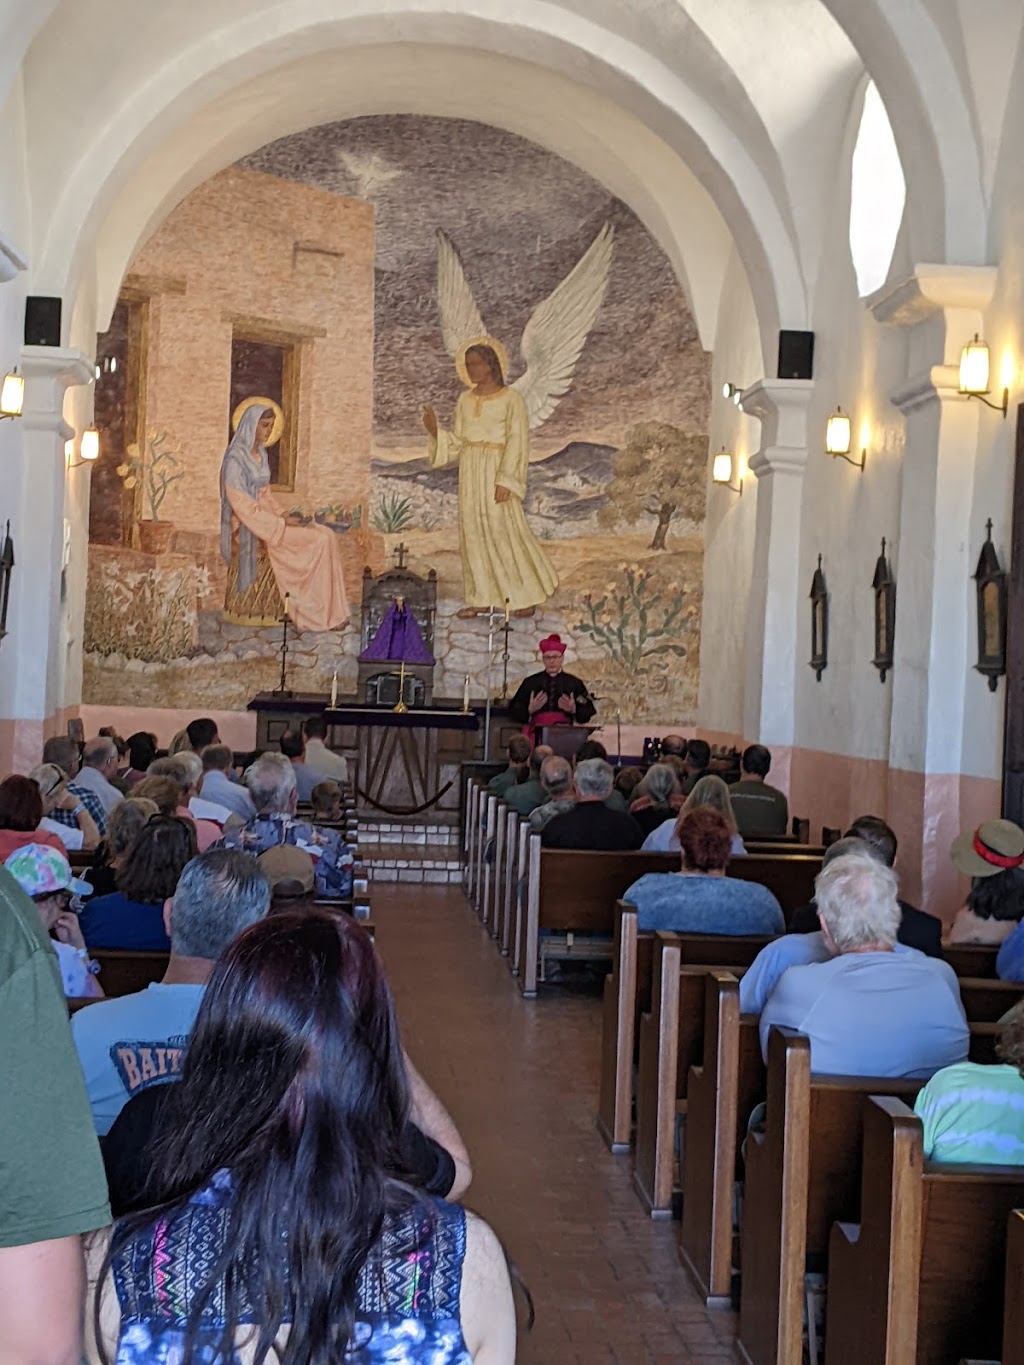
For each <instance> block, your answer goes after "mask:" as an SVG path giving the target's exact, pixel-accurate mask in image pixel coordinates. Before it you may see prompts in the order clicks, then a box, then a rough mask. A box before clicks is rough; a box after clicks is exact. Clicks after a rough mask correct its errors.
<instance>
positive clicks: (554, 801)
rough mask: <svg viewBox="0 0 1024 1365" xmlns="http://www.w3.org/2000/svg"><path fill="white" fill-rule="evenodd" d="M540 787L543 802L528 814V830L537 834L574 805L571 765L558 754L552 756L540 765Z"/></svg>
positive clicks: (574, 795)
mask: <svg viewBox="0 0 1024 1365" xmlns="http://www.w3.org/2000/svg"><path fill="white" fill-rule="evenodd" d="M540 785H541V786H542V787H543V789H544V800H543V802H542V803H541V805H539V806H537V807H536V808H535V809H534V810H532V811H531V812H530V829H531V830H533V832H534V833H535V834H536V833H539V832H540V830H542V829H543V828H544V826H545V825H546V824H547V823H548V821H550V820H553V819H554V818H555V816H556V815H564V814H565V812H566V811H568V810H572V808H573V806H575V804H576V789H575V788H574V786H573V781H572V765H571V764H570V763H569V760H568V759H566V758H562V757H561V756H560V755H559V754H552V755H551V757H550V758H546V759H545V760H544V762H543V763H542V764H541V765H540Z"/></svg>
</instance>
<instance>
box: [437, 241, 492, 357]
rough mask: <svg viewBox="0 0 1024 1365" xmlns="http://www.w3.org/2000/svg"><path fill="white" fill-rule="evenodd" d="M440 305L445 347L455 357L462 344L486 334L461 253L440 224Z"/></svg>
mask: <svg viewBox="0 0 1024 1365" xmlns="http://www.w3.org/2000/svg"><path fill="white" fill-rule="evenodd" d="M437 309H438V312H439V313H440V314H441V335H442V336H443V337H444V344H445V348H446V349H447V351H448V354H449V355H450V356H451V357H452V358H453V359H454V357H455V353H456V352H457V351H458V349H459V347H460V346H463V345H465V343H466V342H467V341H472V340H473V338H474V337H480V336H484V335H485V334H486V329H485V328H484V322H483V318H482V317H481V316H480V311H479V309H478V308H477V306H476V300H475V299H474V298H473V291H472V290H471V289H470V287H469V285H468V284H467V282H466V272H465V271H464V270H463V268H462V261H461V260H460V259H459V253H458V252H457V251H456V250H455V247H454V245H453V244H452V241H451V239H450V238H449V237H447V236H446V235H445V234H444V233H443V232H442V231H441V229H440V228H438V229H437Z"/></svg>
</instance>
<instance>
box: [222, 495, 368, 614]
mask: <svg viewBox="0 0 1024 1365" xmlns="http://www.w3.org/2000/svg"><path fill="white" fill-rule="evenodd" d="M224 492H225V496H226V497H227V500H228V502H229V503H230V505H231V511H232V512H233V513H234V515H235V516H236V517H237V518H238V520H239V521H240V522H241V523H242V525H243V526H244V527H246V529H247V530H249V531H251V532H252V534H253V535H254V536H256V537H257V538H258V539H259V540H261V541H263V543H264V544H265V545H266V547H267V554H268V556H269V558H270V564H271V567H272V568H273V570H274V578H275V579H276V581H277V586H278V588H279V589H280V591H281V595H282V596H283V595H284V594H285V593H289V594H290V597H289V602H288V611H289V615H290V616H291V619H292V620H293V621H294V622H295V624H296V626H297V627H298V628H299V630H319V631H322V630H338V629H339V628H340V627H341V626H344V625H345V624H346V623H347V621H348V619H349V607H348V597H347V595H346V593H345V578H344V574H343V572H342V568H341V553H340V550H339V548H338V540H337V536H336V535H335V533H334V532H333V531H331V530H329V529H328V528H327V527H326V526H318V525H316V524H314V525H312V526H289V525H288V524H287V522H286V521H285V517H284V514H283V512H282V511H281V509H280V507H279V506H278V503H277V499H276V498H275V497H274V495H273V493H272V492H271V491H270V489H269V488H261V489H260V490H259V493H258V495H257V496H256V497H255V498H251V497H249V495H248V494H247V493H243V492H242V491H241V490H240V489H238V488H232V487H231V485H230V484H228V485H227V486H226V488H225V490H224Z"/></svg>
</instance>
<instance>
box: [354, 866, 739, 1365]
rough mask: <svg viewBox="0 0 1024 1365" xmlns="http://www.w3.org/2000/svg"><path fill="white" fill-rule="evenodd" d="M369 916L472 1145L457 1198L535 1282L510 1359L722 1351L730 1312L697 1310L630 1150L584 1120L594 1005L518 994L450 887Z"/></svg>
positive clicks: (431, 1070)
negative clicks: (647, 1206)
mask: <svg viewBox="0 0 1024 1365" xmlns="http://www.w3.org/2000/svg"><path fill="white" fill-rule="evenodd" d="M373 918H374V921H375V922H376V925H377V944H378V947H379V949H380V951H381V953H382V955H383V957H384V960H385V962H386V964H387V967H388V972H389V975H390V978H391V982H392V985H393V988H394V991H395V996H396V998H397V1001H398V1008H399V1015H400V1018H401V1023H402V1029H403V1035H404V1040H405V1045H406V1047H407V1049H408V1051H409V1054H410V1056H411V1057H412V1058H413V1060H414V1061H415V1063H416V1065H417V1067H419V1069H420V1070H421V1071H422V1072H423V1074H424V1076H425V1077H426V1078H427V1080H428V1081H429V1082H430V1084H431V1085H432V1086H433V1087H434V1088H435V1089H436V1090H437V1092H438V1094H439V1095H440V1096H441V1098H442V1099H443V1100H444V1102H445V1104H446V1105H447V1106H448V1107H449V1109H450V1110H451V1112H452V1114H453V1115H454V1117H455V1120H456V1122H457V1123H458V1125H459V1127H460V1129H461V1130H462V1133H463V1135H464V1137H465V1138H466V1141H467V1143H468V1144H469V1148H470V1152H471V1155H472V1158H473V1165H474V1173H475V1174H474V1180H473V1185H472V1187H471V1189H470V1191H469V1194H468V1196H467V1199H466V1203H467V1204H468V1205H469V1207H471V1208H473V1209H474V1210H476V1211H477V1212H479V1213H480V1214H482V1215H483V1216H484V1217H485V1218H486V1219H487V1220H488V1222H490V1223H491V1225H492V1226H493V1227H494V1229H495V1231H496V1232H497V1233H498V1235H499V1236H500V1237H501V1238H502V1239H503V1240H504V1242H505V1244H506V1246H507V1247H508V1250H509V1253H510V1255H511V1257H512V1259H513V1261H514V1262H515V1263H516V1265H517V1266H518V1267H519V1269H520V1271H521V1273H522V1275H523V1277H524V1279H525V1280H526V1282H527V1283H528V1284H529V1286H530V1288H531V1290H532V1292H533V1296H534V1300H535V1303H536V1308H537V1325H536V1326H535V1328H534V1330H533V1332H532V1333H530V1334H529V1335H523V1336H521V1338H520V1346H519V1353H518V1357H517V1359H518V1361H520V1362H522V1363H523V1365H604V1362H615V1363H616V1365H667V1363H668V1362H670V1361H708V1362H711V1361H719V1362H721V1361H724V1360H728V1359H732V1358H733V1341H734V1338H735V1330H736V1323H735V1318H734V1316H733V1315H732V1314H731V1313H724V1312H715V1313H708V1312H706V1311H705V1309H704V1307H703V1305H702V1304H701V1303H700V1302H699V1300H698V1299H697V1298H696V1296H695V1295H694V1293H693V1291H692V1289H691V1288H690V1283H689V1281H688V1279H687V1277H686V1275H685V1274H684V1273H683V1270H682V1269H681V1267H680V1265H679V1260H678V1256H677V1251H676V1247H677V1238H678V1231H679V1225H678V1224H677V1223H672V1222H667V1223H665V1222H662V1223H655V1222H651V1220H650V1219H649V1218H647V1217H645V1216H644V1213H643V1211H642V1209H641V1207H640V1203H639V1201H638V1200H637V1198H636V1196H635V1194H634V1193H633V1189H632V1184H631V1174H630V1163H629V1160H628V1158H625V1157H613V1156H611V1154H610V1153H609V1152H608V1150H607V1149H606V1148H605V1146H604V1145H603V1143H602V1142H601V1140H600V1138H599V1137H598V1136H597V1133H596V1131H595V1129H594V1109H595V1104H596V1098H597V1075H598V1053H599V1047H600V1023H601V1021H600V1005H599V1002H598V1000H597V999H596V998H595V997H594V996H592V995H581V994H580V993H578V992H570V991H569V990H565V991H556V990H555V989H553V988H552V990H551V991H550V993H548V994H545V995H544V996H543V997H542V998H541V999H540V1000H536V1001H525V1000H523V999H522V998H521V997H520V995H519V991H518V989H517V988H516V985H515V983H514V981H513V980H512V978H511V977H510V976H509V974H508V970H507V968H506V966H505V964H504V962H503V961H502V959H501V958H500V957H499V955H498V953H497V950H496V949H495V947H494V945H493V943H492V942H491V940H490V939H489V937H488V936H487V934H486V932H485V931H484V930H483V929H482V928H481V927H480V926H479V924H478V922H477V920H476V917H475V916H474V914H473V912H472V911H471V910H470V908H469V905H468V904H467V902H466V900H465V898H464V897H463V895H462V892H461V890H459V889H458V888H456V887H426V886H425V887H416V888H405V889H402V888H399V887H396V886H395V887H393V886H387V885H382V886H379V887H375V888H374V893H373Z"/></svg>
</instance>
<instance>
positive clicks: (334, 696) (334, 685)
mask: <svg viewBox="0 0 1024 1365" xmlns="http://www.w3.org/2000/svg"><path fill="white" fill-rule="evenodd" d="M337 706H338V670H337V669H335V670H334V677H333V678H332V679H331V710H332V711H334V710H336V709H337Z"/></svg>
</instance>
